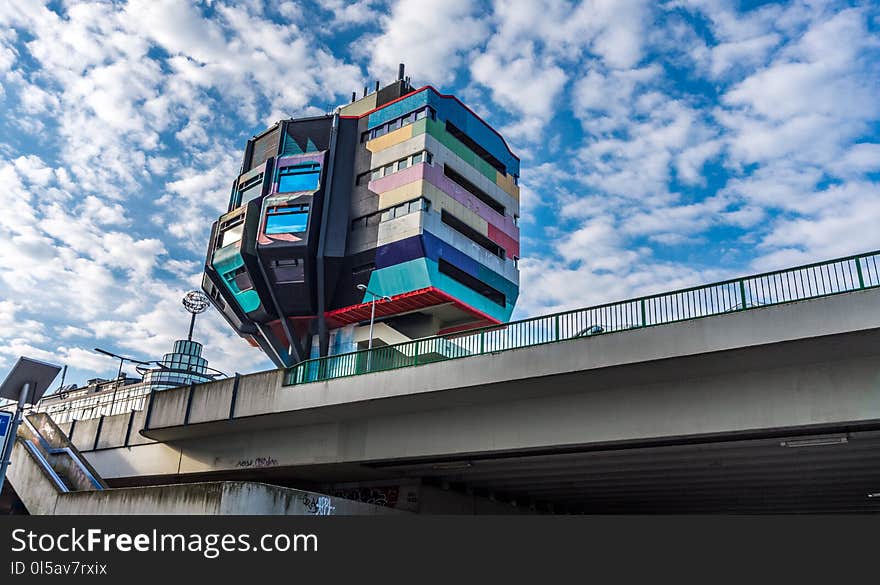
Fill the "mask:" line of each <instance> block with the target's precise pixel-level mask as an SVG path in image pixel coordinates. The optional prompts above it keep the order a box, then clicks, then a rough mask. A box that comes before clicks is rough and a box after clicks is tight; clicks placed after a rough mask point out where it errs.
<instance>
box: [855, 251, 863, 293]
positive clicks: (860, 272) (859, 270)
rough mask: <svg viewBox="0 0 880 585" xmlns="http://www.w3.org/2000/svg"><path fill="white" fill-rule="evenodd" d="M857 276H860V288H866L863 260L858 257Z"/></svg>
mask: <svg viewBox="0 0 880 585" xmlns="http://www.w3.org/2000/svg"><path fill="white" fill-rule="evenodd" d="M856 274H857V275H858V276H859V288H865V277H864V275H862V259H861V258H859V257H858V256H857V257H856Z"/></svg>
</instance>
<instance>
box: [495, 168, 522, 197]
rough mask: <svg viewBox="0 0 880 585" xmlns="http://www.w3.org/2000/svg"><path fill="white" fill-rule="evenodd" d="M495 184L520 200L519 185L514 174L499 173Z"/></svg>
mask: <svg viewBox="0 0 880 585" xmlns="http://www.w3.org/2000/svg"><path fill="white" fill-rule="evenodd" d="M496 172H497V171H496ZM495 184H496V185H498V186H499V187H501V188H502V189H504V191H506V192H507V194H508V195H510V196H511V197H513V198H514V199H516V200H517V201H519V185H517V184H516V183H514V182H513V175H505V174H504V173H498V177H496V179H495Z"/></svg>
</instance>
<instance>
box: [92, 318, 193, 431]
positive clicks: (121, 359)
mask: <svg viewBox="0 0 880 585" xmlns="http://www.w3.org/2000/svg"><path fill="white" fill-rule="evenodd" d="M194 316H195V315H194ZM95 351H96V352H98V353H103V354H104V355H107V356H110V357H112V358H116V359H118V360H119V371H118V372H116V385H115V386H114V387H113V398H112V399H111V401H110V412H108V413H107V414H113V405H114V404H116V393H117V392H118V391H119V384H120V383H121V382H120V380H119V379H120V378H121V377H122V364H123V363H124V362H132V363H135V364H141V365H144V366H146V365H149V364H150V362H145V361H143V360H136V359H134V358H130V357H125V356H121V355H117V354H115V353H111V352H109V351H107V350H106V349H101V348H100V347H96V348H95Z"/></svg>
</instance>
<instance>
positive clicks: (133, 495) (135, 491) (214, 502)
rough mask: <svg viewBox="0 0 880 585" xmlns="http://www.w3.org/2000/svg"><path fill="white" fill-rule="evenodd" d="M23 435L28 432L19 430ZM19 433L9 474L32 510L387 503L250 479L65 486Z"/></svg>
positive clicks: (372, 511)
mask: <svg viewBox="0 0 880 585" xmlns="http://www.w3.org/2000/svg"><path fill="white" fill-rule="evenodd" d="M20 437H24V435H20ZM24 440H26V439H24V438H19V439H18V440H17V441H16V443H15V446H14V448H13V457H12V464H11V465H10V466H9V473H8V480H9V482H10V483H11V485H12V486H13V487H14V488H15V491H16V493H17V494H19V497H20V498H21V499H22V501H23V502H24V505H25V507H26V508H27V509H28V512H30V513H31V514H34V515H66V514H83V515H105V514H106V515H109V514H125V515H132V514H135V515H148V514H199V515H203V514H210V515H217V514H246V515H319V514H324V515H335V516H339V515H384V514H400V513H403V512H400V511H399V510H393V509H391V508H386V507H383V506H375V505H372V504H365V503H362V502H354V501H351V500H346V499H343V498H336V497H332V496H325V495H323V494H318V493H314V492H306V491H301V490H294V489H289V488H282V487H278V486H272V485H267V484H260V483H252V482H208V483H191V484H179V485H163V486H150V487H138V488H120V489H103V490H92V491H75V492H67V493H64V492H62V491H61V490H60V489H59V488H58V487H57V486H56V485H55V484H54V483H53V481H52V480H51V479H49V476H48V475H47V474H46V472H45V471H44V470H43V468H42V467H41V466H40V464H39V463H38V461H37V460H36V459H35V458H34V456H33V455H32V454H31V453H30V452H29V451H28V450H27V448H26V447H25V445H24Z"/></svg>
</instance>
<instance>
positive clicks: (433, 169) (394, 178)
mask: <svg viewBox="0 0 880 585" xmlns="http://www.w3.org/2000/svg"><path fill="white" fill-rule="evenodd" d="M421 179H424V180H426V181H428V182H429V183H431V184H432V185H434V186H435V187H437V188H438V189H440V190H441V191H443V192H444V193H446V194H447V195H449V196H450V197H452V198H453V199H455V200H456V201H458V202H459V203H461V204H462V205H464V206H465V207H467V208H468V209H470V210H472V211H473V212H474V213H476V214H477V215H478V216H480V217H481V218H482V219H484V220H486V222H487V223H488V224H489V226H490V227H491V226H495V228H497V230H498V231H499V232H501V233H504V234H506V235H507V236H508V237H509V238H510V239H512V240H514V241H516V242H518V241H519V227H518V226H517V225H516V224H514V223H513V218H512V217H511V216H509V215H501V214H500V213H498V212H497V211H495V210H494V209H492V208H491V207H489V206H488V205H486V204H485V203H483V202H482V201H480V200H479V199H477V198H476V197H474V196H473V195H471V194H470V193H469V192H468V191H466V190H465V189H464V188H462V187H461V186H460V185H458V184H457V183H456V182H455V181H453V180H452V179H450V178H449V177H447V176H446V175H444V174H443V170H442V169H441V168H440V167H439V165H428V164H425V163H421V164H417V165H413V166H411V167H409V168H407V169H404V170H402V171H398V172H396V173H393V174H391V175H388V176H387V177H382V178H381V179H376V180H375V181H370V183H369V185H368V187H369V189H370V190H371V191H373V192H374V193H380V194H381V193H385V192H386V191H391V190H392V189H396V188H398V187H402V186H403V185H406V184H408V183H412V182H413V181H419V180H421ZM499 243H500V242H499Z"/></svg>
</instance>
